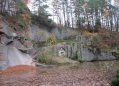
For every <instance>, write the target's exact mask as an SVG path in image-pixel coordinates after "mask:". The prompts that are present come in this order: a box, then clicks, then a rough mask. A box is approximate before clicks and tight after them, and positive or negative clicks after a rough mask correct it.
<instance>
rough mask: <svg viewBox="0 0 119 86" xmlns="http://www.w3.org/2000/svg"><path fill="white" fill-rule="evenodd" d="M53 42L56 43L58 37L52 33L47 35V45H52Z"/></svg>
mask: <svg viewBox="0 0 119 86" xmlns="http://www.w3.org/2000/svg"><path fill="white" fill-rule="evenodd" d="M53 43H56V38H55V36H54V34H53V33H52V34H50V35H48V36H47V37H46V45H48V46H50V45H51V44H53Z"/></svg>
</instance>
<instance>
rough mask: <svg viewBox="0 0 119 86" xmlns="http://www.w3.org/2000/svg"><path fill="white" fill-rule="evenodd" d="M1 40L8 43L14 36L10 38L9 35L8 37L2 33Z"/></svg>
mask: <svg viewBox="0 0 119 86" xmlns="http://www.w3.org/2000/svg"><path fill="white" fill-rule="evenodd" d="M1 41H2V43H3V44H5V45H7V44H8V43H10V42H12V41H13V38H12V37H11V38H8V37H6V35H2V37H1Z"/></svg>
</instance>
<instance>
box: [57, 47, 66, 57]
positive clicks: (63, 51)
mask: <svg viewBox="0 0 119 86" xmlns="http://www.w3.org/2000/svg"><path fill="white" fill-rule="evenodd" d="M65 55H66V52H65V49H64V48H63V47H61V48H60V49H59V57H65Z"/></svg>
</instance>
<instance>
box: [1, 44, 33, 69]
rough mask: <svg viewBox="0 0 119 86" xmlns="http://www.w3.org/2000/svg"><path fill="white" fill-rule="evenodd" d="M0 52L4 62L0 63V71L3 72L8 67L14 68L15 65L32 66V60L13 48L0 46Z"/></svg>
mask: <svg viewBox="0 0 119 86" xmlns="http://www.w3.org/2000/svg"><path fill="white" fill-rule="evenodd" d="M0 52H1V53H3V54H2V58H3V59H4V60H5V61H0V69H3V70H5V69H6V68H7V67H8V66H16V65H33V66H35V64H32V62H33V61H32V58H31V57H30V56H29V55H28V54H25V53H22V52H20V51H18V50H17V48H15V47H10V46H4V45H2V44H0Z"/></svg>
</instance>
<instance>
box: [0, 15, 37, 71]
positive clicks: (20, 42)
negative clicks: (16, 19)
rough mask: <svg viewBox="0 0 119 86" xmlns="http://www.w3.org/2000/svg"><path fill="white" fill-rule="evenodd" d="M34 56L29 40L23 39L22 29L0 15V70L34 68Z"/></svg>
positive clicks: (34, 52)
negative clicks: (16, 67) (18, 66)
mask: <svg viewBox="0 0 119 86" xmlns="http://www.w3.org/2000/svg"><path fill="white" fill-rule="evenodd" d="M34 56H36V50H35V49H34V48H33V44H32V43H31V41H30V39H27V38H25V37H24V34H23V29H22V28H21V27H20V26H17V25H13V24H10V23H9V22H8V21H7V20H6V19H5V18H4V17H3V16H1V15H0V58H1V59H2V60H1V59H0V69H2V70H5V69H6V68H7V67H8V66H16V65H32V66H35V63H33V57H34ZM31 57H32V58H31Z"/></svg>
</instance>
